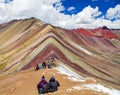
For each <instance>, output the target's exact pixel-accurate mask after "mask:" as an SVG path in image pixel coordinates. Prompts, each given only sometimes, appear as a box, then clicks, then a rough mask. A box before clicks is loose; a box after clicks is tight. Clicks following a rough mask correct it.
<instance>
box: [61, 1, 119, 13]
mask: <svg viewBox="0 0 120 95" xmlns="http://www.w3.org/2000/svg"><path fill="white" fill-rule="evenodd" d="M117 4H120V0H64V1H63V3H62V5H63V6H64V7H65V8H66V9H65V10H64V11H62V12H63V13H65V14H77V13H78V12H80V11H82V10H83V8H85V7H86V6H89V5H90V6H91V7H93V8H95V7H99V11H101V12H102V13H103V14H105V13H106V12H107V10H108V9H109V8H114V7H115V6H116V5H117ZM71 6H72V7H74V10H72V11H68V10H67V9H68V8H69V7H71Z"/></svg>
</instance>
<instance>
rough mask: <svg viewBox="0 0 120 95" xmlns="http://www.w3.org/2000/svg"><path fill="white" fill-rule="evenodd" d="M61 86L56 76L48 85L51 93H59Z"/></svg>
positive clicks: (52, 77)
mask: <svg viewBox="0 0 120 95" xmlns="http://www.w3.org/2000/svg"><path fill="white" fill-rule="evenodd" d="M59 86H60V84H59V82H58V81H57V80H56V79H55V77H54V76H51V78H50V80H49V83H48V89H49V92H55V91H57V90H58V87H59Z"/></svg>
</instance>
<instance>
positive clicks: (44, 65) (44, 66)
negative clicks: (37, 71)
mask: <svg viewBox="0 0 120 95" xmlns="http://www.w3.org/2000/svg"><path fill="white" fill-rule="evenodd" d="M42 67H43V69H45V68H46V62H45V61H44V62H43V63H42Z"/></svg>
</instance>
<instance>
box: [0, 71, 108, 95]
mask: <svg viewBox="0 0 120 95" xmlns="http://www.w3.org/2000/svg"><path fill="white" fill-rule="evenodd" d="M42 75H44V76H45V78H46V80H47V81H48V80H49V78H50V77H51V75H54V76H55V77H56V79H57V80H58V81H59V82H60V87H59V90H58V91H57V92H54V93H47V94H45V95H107V94H105V93H99V92H95V91H92V90H87V89H81V90H72V87H74V86H77V85H82V84H87V83H95V82H94V81H92V80H90V79H89V80H87V81H86V82H74V81H71V80H69V79H68V78H67V75H63V74H60V73H58V71H57V70H55V69H42V70H38V71H33V70H32V71H25V72H19V73H16V74H10V75H6V76H2V77H0V95H39V94H38V92H37V88H36V85H37V83H38V82H39V81H40V80H41V77H42Z"/></svg>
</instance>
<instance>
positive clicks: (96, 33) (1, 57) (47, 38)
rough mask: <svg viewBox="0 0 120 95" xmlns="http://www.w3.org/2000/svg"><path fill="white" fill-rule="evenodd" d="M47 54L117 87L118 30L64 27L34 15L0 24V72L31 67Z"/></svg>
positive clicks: (119, 81)
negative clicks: (36, 17) (53, 24)
mask: <svg viewBox="0 0 120 95" xmlns="http://www.w3.org/2000/svg"><path fill="white" fill-rule="evenodd" d="M50 57H54V58H56V59H57V60H59V61H61V62H62V63H63V64H65V65H68V66H70V67H72V68H73V69H75V70H76V71H77V72H78V73H79V74H81V75H83V76H90V77H95V78H96V79H99V80H100V81H104V82H105V83H110V84H114V85H117V86H120V70H119V69H120V30H113V29H108V28H106V27H100V28H97V29H82V28H81V29H76V30H67V29H63V28H59V27H55V26H52V25H50V24H46V23H44V22H42V21H40V20H38V19H35V18H31V19H25V20H18V21H17V20H15V21H11V22H9V23H5V24H2V25H0V75H5V74H8V73H13V72H19V71H24V70H27V69H30V68H33V67H34V65H35V64H37V63H42V62H43V61H45V60H47V59H49V58H50Z"/></svg>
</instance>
